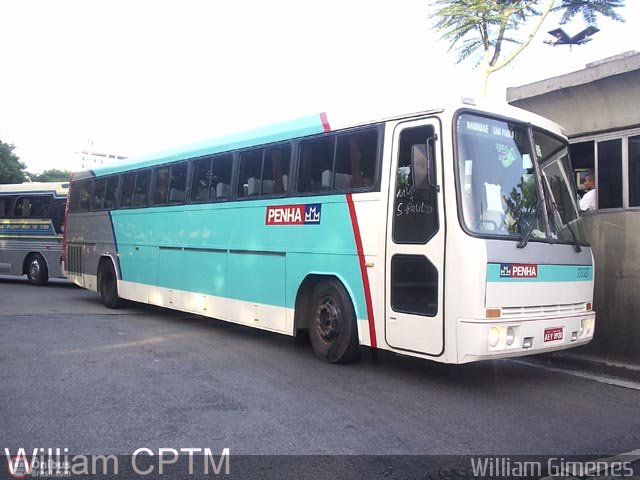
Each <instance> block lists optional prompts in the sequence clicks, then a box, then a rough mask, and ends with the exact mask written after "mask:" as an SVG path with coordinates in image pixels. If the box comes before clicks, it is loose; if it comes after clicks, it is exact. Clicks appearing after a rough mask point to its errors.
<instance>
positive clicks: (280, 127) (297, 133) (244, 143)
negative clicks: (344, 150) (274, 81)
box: [93, 115, 325, 176]
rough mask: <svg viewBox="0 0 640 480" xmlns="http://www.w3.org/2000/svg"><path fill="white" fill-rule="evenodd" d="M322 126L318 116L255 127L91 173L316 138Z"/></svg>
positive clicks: (140, 166) (129, 168)
mask: <svg viewBox="0 0 640 480" xmlns="http://www.w3.org/2000/svg"><path fill="white" fill-rule="evenodd" d="M324 131H325V130H324V126H323V123H322V119H321V116H320V115H310V116H307V117H303V118H299V119H296V120H290V121H287V122H282V123H278V124H275V125H269V126H267V127H261V128H256V129H253V130H248V131H245V132H241V133H235V134H232V135H228V136H225V137H220V138H216V139H213V140H206V141H203V142H199V143H195V144H192V145H188V146H183V147H178V148H174V149H171V150H167V151H164V152H159V153H155V154H149V155H144V156H140V157H135V158H130V159H128V160H125V161H123V162H118V163H115V164H113V165H105V166H100V167H96V168H94V169H93V172H94V173H95V175H96V176H101V175H109V174H112V173H119V172H122V171H126V170H133V169H137V168H144V167H149V166H153V165H156V164H161V163H170V162H174V161H179V160H187V159H192V158H197V157H202V156H205V155H212V154H215V153H221V152H227V151H230V150H234V149H237V148H246V147H252V146H256V145H264V144H267V143H273V142H279V141H284V140H289V139H292V138H297V137H304V136H307V135H315V134H318V133H322V132H324Z"/></svg>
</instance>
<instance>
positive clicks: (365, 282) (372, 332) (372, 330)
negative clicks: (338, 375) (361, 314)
mask: <svg viewBox="0 0 640 480" xmlns="http://www.w3.org/2000/svg"><path fill="white" fill-rule="evenodd" d="M347 204H348V205H349V215H350V216H351V225H352V226H353V236H354V238H355V240H356V249H357V251H358V260H359V261H360V274H361V275H362V286H363V287H364V298H365V302H366V304H367V317H368V320H369V338H370V339H371V348H376V347H377V346H378V342H377V341H376V324H375V321H374V318H373V302H372V301H371V287H370V286H369V274H368V273H367V266H366V265H365V260H364V249H363V248H362V237H361V236H360V227H359V226H358V217H357V216H356V207H355V206H354V204H353V198H351V194H350V193H347Z"/></svg>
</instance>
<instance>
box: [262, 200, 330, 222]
mask: <svg viewBox="0 0 640 480" xmlns="http://www.w3.org/2000/svg"><path fill="white" fill-rule="evenodd" d="M321 211H322V204H321V203H310V204H307V205H279V206H273V207H267V216H266V219H265V225H320V213H321Z"/></svg>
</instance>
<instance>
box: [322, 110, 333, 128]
mask: <svg viewBox="0 0 640 480" xmlns="http://www.w3.org/2000/svg"><path fill="white" fill-rule="evenodd" d="M320 121H321V122H322V128H324V131H325V132H330V131H331V127H330V126H329V119H328V118H327V113H326V112H322V113H321V114H320Z"/></svg>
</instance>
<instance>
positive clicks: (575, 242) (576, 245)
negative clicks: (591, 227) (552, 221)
mask: <svg viewBox="0 0 640 480" xmlns="http://www.w3.org/2000/svg"><path fill="white" fill-rule="evenodd" d="M566 225H567V228H568V229H569V231H570V232H571V236H572V237H573V248H575V250H576V252H581V251H582V247H581V246H580V242H578V236H577V235H576V232H574V231H573V228H571V224H570V223H567V224H566Z"/></svg>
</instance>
